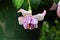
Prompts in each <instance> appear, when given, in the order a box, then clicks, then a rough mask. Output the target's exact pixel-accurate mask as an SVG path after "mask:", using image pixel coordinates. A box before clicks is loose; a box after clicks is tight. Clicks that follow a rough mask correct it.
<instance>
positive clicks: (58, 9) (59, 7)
mask: <svg viewBox="0 0 60 40" xmlns="http://www.w3.org/2000/svg"><path fill="white" fill-rule="evenodd" d="M57 15H58V17H60V1H59V3H58V8H57Z"/></svg>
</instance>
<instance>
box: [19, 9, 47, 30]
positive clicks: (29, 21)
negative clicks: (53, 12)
mask: <svg viewBox="0 0 60 40" xmlns="http://www.w3.org/2000/svg"><path fill="white" fill-rule="evenodd" d="M18 12H21V13H22V15H23V17H18V22H19V24H20V25H23V27H24V29H30V30H32V29H35V28H38V21H42V20H43V19H44V16H45V15H46V10H44V12H43V13H41V14H37V15H32V12H30V11H26V10H24V9H20V10H19V11H18Z"/></svg>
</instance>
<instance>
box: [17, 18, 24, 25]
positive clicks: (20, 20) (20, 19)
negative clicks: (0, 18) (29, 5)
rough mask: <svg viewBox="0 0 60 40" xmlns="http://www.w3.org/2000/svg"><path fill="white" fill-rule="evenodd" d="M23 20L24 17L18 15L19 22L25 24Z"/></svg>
mask: <svg viewBox="0 0 60 40" xmlns="http://www.w3.org/2000/svg"><path fill="white" fill-rule="evenodd" d="M22 20H23V17H18V22H19V24H20V25H22V24H23V22H22Z"/></svg>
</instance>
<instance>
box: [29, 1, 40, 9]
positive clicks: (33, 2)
mask: <svg viewBox="0 0 60 40" xmlns="http://www.w3.org/2000/svg"><path fill="white" fill-rule="evenodd" d="M30 4H31V6H32V7H33V8H35V9H37V8H38V6H39V4H40V0H30Z"/></svg>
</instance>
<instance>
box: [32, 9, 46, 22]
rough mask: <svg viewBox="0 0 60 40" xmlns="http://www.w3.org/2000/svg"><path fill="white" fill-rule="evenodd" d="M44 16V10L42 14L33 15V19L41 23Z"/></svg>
mask: <svg viewBox="0 0 60 40" xmlns="http://www.w3.org/2000/svg"><path fill="white" fill-rule="evenodd" d="M45 15H46V10H44V12H43V13H41V14H37V15H34V16H33V17H34V18H36V19H37V20H38V21H42V20H43V19H44V16H45Z"/></svg>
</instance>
